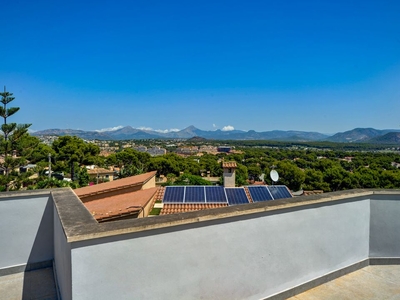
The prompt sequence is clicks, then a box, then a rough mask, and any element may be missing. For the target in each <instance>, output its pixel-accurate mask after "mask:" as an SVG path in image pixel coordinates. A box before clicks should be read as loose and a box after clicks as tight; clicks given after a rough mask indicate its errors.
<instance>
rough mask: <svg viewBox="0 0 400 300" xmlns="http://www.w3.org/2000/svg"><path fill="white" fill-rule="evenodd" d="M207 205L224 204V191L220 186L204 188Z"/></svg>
mask: <svg viewBox="0 0 400 300" xmlns="http://www.w3.org/2000/svg"><path fill="white" fill-rule="evenodd" d="M206 202H207V203H226V202H227V201H226V195H225V189H224V187H222V186H206Z"/></svg>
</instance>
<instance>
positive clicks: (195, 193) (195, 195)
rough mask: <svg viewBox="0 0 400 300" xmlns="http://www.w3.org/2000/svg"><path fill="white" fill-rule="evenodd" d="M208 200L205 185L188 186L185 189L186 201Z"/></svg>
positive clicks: (198, 201) (202, 201)
mask: <svg viewBox="0 0 400 300" xmlns="http://www.w3.org/2000/svg"><path fill="white" fill-rule="evenodd" d="M204 202H206V198H205V194H204V186H187V187H186V191H185V203H204Z"/></svg>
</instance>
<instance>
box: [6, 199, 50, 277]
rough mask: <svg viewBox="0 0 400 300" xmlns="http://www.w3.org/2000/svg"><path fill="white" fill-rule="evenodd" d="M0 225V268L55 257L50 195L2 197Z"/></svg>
mask: <svg viewBox="0 0 400 300" xmlns="http://www.w3.org/2000/svg"><path fill="white" fill-rule="evenodd" d="M0 228H1V230H0V249H1V255H0V270H1V269H7V268H10V267H15V266H21V265H26V264H34V263H39V262H44V261H49V260H52V259H53V257H54V255H53V205H52V202H51V201H50V200H49V196H48V195H46V196H40V197H38V196H36V197H33V196H25V197H20V198H16V197H10V198H5V199H4V198H2V199H0Z"/></svg>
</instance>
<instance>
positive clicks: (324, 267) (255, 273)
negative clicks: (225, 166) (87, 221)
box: [71, 200, 370, 300]
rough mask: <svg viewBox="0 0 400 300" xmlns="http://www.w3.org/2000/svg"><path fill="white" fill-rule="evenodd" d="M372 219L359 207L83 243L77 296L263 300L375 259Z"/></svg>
mask: <svg viewBox="0 0 400 300" xmlns="http://www.w3.org/2000/svg"><path fill="white" fill-rule="evenodd" d="M369 218H370V205H369V200H360V201H354V202H344V203H335V204H333V205H332V204H325V205H322V206H319V207H317V206H315V207H314V208H312V207H309V208H305V207H304V206H303V207H301V208H300V209H291V210H286V212H283V213H278V214H277V213H276V212H275V213H274V214H269V213H266V212H264V213H259V214H254V215H247V216H241V217H232V218H230V219H221V220H217V221H207V222H201V223H194V224H190V225H182V226H176V227H170V228H164V229H160V230H156V231H147V232H146V231H145V232H142V233H139V234H127V235H121V236H118V237H110V238H102V239H97V240H91V241H84V242H79V243H76V244H74V245H73V246H72V254H71V262H72V295H73V298H74V299H109V298H110V295H112V297H113V298H115V299H133V298H136V299H185V300H187V299H260V298H264V297H267V296H270V295H272V294H274V293H277V292H281V291H283V290H286V289H288V288H292V287H294V286H296V285H298V284H301V283H304V282H307V281H309V280H312V279H315V278H318V277H320V276H323V275H326V274H327V273H330V272H332V271H336V270H338V269H341V268H344V267H347V266H349V265H352V264H354V263H357V262H359V261H362V260H365V259H366V258H368V253H369ZM118 239H119V240H118Z"/></svg>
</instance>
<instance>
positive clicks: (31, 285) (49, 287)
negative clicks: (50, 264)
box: [0, 268, 58, 300]
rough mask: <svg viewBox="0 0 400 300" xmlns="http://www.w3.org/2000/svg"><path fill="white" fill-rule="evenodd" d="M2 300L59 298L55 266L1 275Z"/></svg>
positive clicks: (50, 299) (0, 294)
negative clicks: (55, 279)
mask: <svg viewBox="0 0 400 300" xmlns="http://www.w3.org/2000/svg"><path fill="white" fill-rule="evenodd" d="M0 299H1V300H21V299H23V300H25V299H32V300H45V299H46V300H57V299H58V298H57V291H56V285H55V283H54V276H53V268H45V269H39V270H34V271H29V272H25V273H16V274H11V275H6V276H0Z"/></svg>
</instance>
